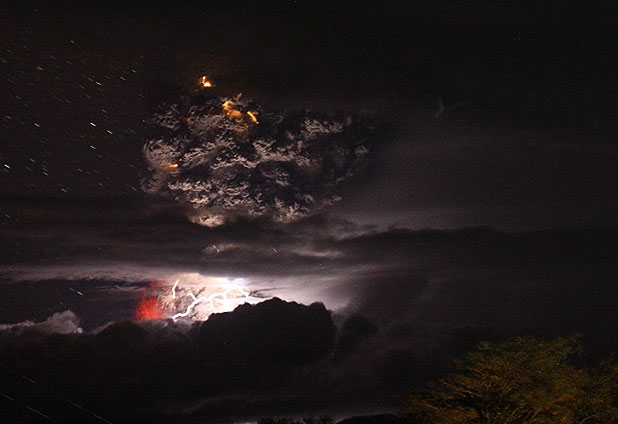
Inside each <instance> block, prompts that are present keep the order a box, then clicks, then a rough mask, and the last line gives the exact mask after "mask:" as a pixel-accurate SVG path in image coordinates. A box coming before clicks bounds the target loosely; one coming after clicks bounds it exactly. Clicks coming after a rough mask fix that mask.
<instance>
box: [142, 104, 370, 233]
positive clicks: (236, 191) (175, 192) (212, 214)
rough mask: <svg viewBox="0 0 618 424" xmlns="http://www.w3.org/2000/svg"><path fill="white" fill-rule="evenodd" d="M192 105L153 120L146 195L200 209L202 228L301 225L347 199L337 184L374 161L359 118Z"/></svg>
mask: <svg viewBox="0 0 618 424" xmlns="http://www.w3.org/2000/svg"><path fill="white" fill-rule="evenodd" d="M189 103H190V104H185V105H179V104H172V105H167V106H165V107H163V108H162V110H161V112H159V113H156V114H155V115H154V116H153V117H152V120H151V123H152V134H151V136H150V137H149V139H148V140H147V141H146V143H145V144H144V147H143V152H144V157H145V159H146V161H147V164H148V169H149V176H148V177H147V178H146V179H144V180H143V182H142V189H143V190H144V191H145V192H146V193H149V194H155V195H161V196H163V197H166V198H171V199H173V200H175V201H177V202H179V203H181V204H190V205H192V206H193V207H194V212H195V213H194V214H192V216H191V219H192V221H194V222H197V223H200V224H204V225H208V226H216V225H220V224H222V223H223V222H224V221H225V219H226V218H228V217H233V216H249V217H262V216H265V217H268V218H270V219H272V220H274V221H278V222H290V221H293V220H295V219H298V218H300V217H303V216H306V215H308V214H310V213H311V211H313V210H315V209H317V208H319V207H321V206H323V205H326V204H329V203H332V202H335V201H337V200H339V199H340V197H339V196H338V195H337V192H336V188H337V185H338V184H339V183H340V182H341V181H342V180H344V179H346V178H349V177H350V176H352V175H353V174H354V173H355V172H356V171H357V170H359V169H360V168H361V167H362V166H363V165H364V164H365V162H366V160H367V155H368V152H369V145H368V141H367V139H366V136H367V135H368V134H369V131H368V127H367V126H365V125H364V124H363V123H362V122H361V120H360V119H359V118H357V117H354V116H351V115H343V114H333V115H328V116H322V115H317V114H314V113H311V112H308V111H304V110H301V111H283V112H277V111H273V110H268V109H266V108H265V107H264V106H262V105H258V104H255V103H253V102H250V101H244V100H241V99H240V96H237V98H235V99H228V98H223V97H210V98H203V97H199V96H196V97H195V98H194V99H193V100H192V101H191V102H189Z"/></svg>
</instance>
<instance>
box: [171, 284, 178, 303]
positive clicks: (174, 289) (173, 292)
mask: <svg viewBox="0 0 618 424" xmlns="http://www.w3.org/2000/svg"><path fill="white" fill-rule="evenodd" d="M176 287H178V280H176V282H175V283H174V285H173V286H172V299H176Z"/></svg>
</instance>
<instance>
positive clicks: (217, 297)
mask: <svg viewBox="0 0 618 424" xmlns="http://www.w3.org/2000/svg"><path fill="white" fill-rule="evenodd" d="M234 292H236V293H239V294H240V296H235V297H233V298H229V297H228V295H229V294H230V293H234ZM187 295H188V296H189V297H190V298H191V299H193V302H191V304H189V306H187V309H186V310H185V311H184V312H178V313H177V314H174V315H172V319H178V318H184V317H186V316H188V315H189V314H190V313H191V311H192V310H193V308H195V306H197V305H198V304H200V303H203V302H205V303H207V304H209V305H210V308H211V309H212V310H215V309H216V308H217V306H216V305H215V302H219V303H220V305H219V306H225V305H227V304H229V303H230V301H232V300H233V301H235V302H236V301H238V299H244V300H248V299H249V292H247V291H245V290H243V289H241V288H240V287H228V288H226V289H224V290H223V291H222V292H217V293H213V294H211V295H210V296H200V297H196V296H195V295H194V294H193V293H191V292H189V293H188V294H187ZM173 296H174V298H175V296H176V294H175V293H174V294H173Z"/></svg>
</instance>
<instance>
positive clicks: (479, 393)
mask: <svg viewBox="0 0 618 424" xmlns="http://www.w3.org/2000/svg"><path fill="white" fill-rule="evenodd" d="M580 352H581V343H580V341H579V338H578V337H577V336H573V337H568V338H558V339H554V340H538V339H535V338H533V337H519V338H516V339H513V340H510V341H507V342H505V343H501V344H493V343H488V342H484V343H481V344H480V345H479V346H478V348H477V349H476V350H474V351H472V352H470V353H468V354H467V355H466V356H465V358H464V359H463V360H461V361H458V362H457V363H456V366H457V372H456V373H454V374H451V375H449V376H448V377H446V378H444V379H442V380H439V381H437V382H434V383H432V384H431V385H430V386H429V388H428V389H427V390H425V391H422V392H417V393H414V394H413V395H412V396H411V397H410V401H409V412H410V414H409V417H410V419H411V421H412V422H414V423H440V424H456V423H457V424H459V423H469V424H477V423H479V424H481V423H482V424H494V423H495V424H546V423H554V424H555V423H565V424H566V423H569V424H571V423H573V424H574V423H578V424H583V423H586V424H598V423H613V422H618V408H617V407H616V405H617V403H616V400H617V395H618V393H617V392H618V367H617V366H616V365H614V364H609V363H607V364H604V365H602V366H601V367H598V368H596V369H594V370H587V369H581V368H577V367H575V366H574V365H572V364H571V362H570V359H571V358H572V357H573V356H575V355H576V354H578V353H580Z"/></svg>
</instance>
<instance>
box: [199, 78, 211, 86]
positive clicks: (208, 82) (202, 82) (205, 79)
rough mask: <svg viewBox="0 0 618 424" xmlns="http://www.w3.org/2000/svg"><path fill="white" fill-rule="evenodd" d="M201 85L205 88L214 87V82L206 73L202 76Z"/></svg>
mask: <svg viewBox="0 0 618 424" xmlns="http://www.w3.org/2000/svg"><path fill="white" fill-rule="evenodd" d="M200 85H201V86H202V87H204V88H210V87H212V82H210V81H209V80H208V77H207V76H206V75H204V76H202V78H200Z"/></svg>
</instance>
